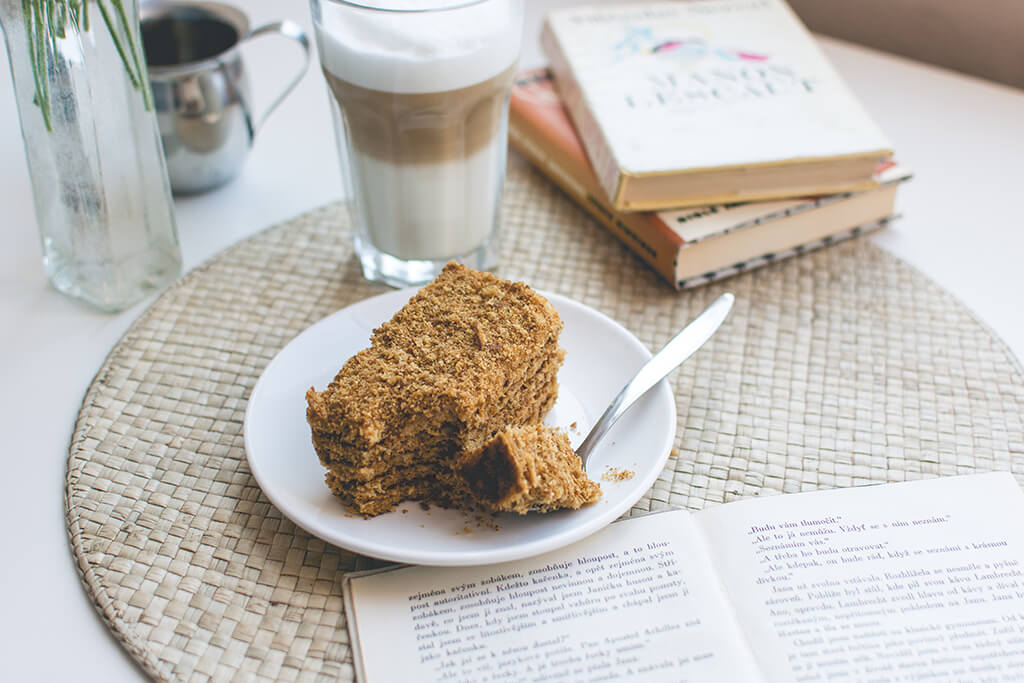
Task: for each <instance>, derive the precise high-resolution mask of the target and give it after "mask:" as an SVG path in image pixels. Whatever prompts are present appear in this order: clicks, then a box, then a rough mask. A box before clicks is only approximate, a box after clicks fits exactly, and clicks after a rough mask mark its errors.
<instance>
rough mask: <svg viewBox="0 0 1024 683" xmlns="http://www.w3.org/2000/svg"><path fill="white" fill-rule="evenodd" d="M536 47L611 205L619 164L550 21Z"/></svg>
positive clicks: (619, 183) (616, 192) (615, 197)
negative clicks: (544, 59) (538, 46)
mask: <svg viewBox="0 0 1024 683" xmlns="http://www.w3.org/2000/svg"><path fill="white" fill-rule="evenodd" d="M540 45H541V50H542V51H543V52H544V54H545V55H546V56H547V58H548V62H549V63H548V68H549V69H550V71H551V73H552V75H553V76H554V83H555V88H556V89H557V90H558V93H559V95H560V97H561V98H562V103H563V105H564V106H565V109H566V111H568V112H569V115H570V117H571V118H572V120H573V123H574V124H575V125H576V130H577V131H578V133H579V136H580V140H581V141H582V142H583V147H584V148H585V149H586V152H587V157H588V158H589V159H590V165H591V166H592V167H593V172H594V173H596V174H597V180H598V182H599V183H600V185H601V188H602V189H603V190H604V193H605V196H606V197H608V198H609V200H610V201H609V206H614V205H615V204H616V203H617V201H618V196H619V193H620V191H621V189H622V181H623V178H622V174H621V173H620V169H619V165H618V163H617V161H616V160H615V156H614V155H613V154H612V150H611V145H609V144H608V141H607V140H606V139H605V136H604V133H603V132H602V130H601V126H600V124H598V122H597V119H596V118H594V115H593V112H591V111H590V108H589V106H588V105H587V102H586V99H585V97H584V95H583V90H582V89H581V88H580V84H579V82H578V81H577V80H576V77H575V75H574V74H573V70H572V67H571V66H570V65H569V60H568V58H567V57H566V55H565V51H564V50H563V49H562V45H561V43H560V42H559V40H558V36H557V35H556V34H555V31H554V30H553V29H552V28H551V23H550V22H547V21H545V22H544V27H543V29H542V30H541V36H540Z"/></svg>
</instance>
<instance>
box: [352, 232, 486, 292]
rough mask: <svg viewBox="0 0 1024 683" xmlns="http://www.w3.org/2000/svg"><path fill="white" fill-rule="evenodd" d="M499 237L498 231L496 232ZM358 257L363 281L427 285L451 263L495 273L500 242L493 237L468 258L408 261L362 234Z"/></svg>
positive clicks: (398, 284)
mask: <svg viewBox="0 0 1024 683" xmlns="http://www.w3.org/2000/svg"><path fill="white" fill-rule="evenodd" d="M495 233H497V231H495ZM354 240H355V250H356V256H358V257H359V262H360V263H361V264H362V266H363V277H365V278H366V279H367V280H373V281H374V282H383V283H384V284H386V285H391V286H392V287H396V288H399V289H400V288H402V287H413V286H418V285H423V284H426V283H428V282H430V281H431V280H433V279H434V278H435V277H437V275H438V273H440V272H441V270H442V269H443V268H444V267H445V264H447V263H448V262H449V261H458V262H459V263H461V264H462V265H464V266H469V267H470V268H474V269H476V270H493V269H494V268H496V267H497V266H498V240H497V237H496V236H495V237H492V238H491V239H490V240H489V241H488V242H486V243H484V244H483V245H482V246H480V247H478V248H476V249H474V250H473V251H470V252H468V253H466V254H458V255H455V256H451V257H449V258H444V259H428V260H408V261H407V260H404V259H400V258H396V257H394V256H392V255H391V254H386V253H384V252H383V251H380V250H379V249H377V248H376V247H375V246H373V245H372V244H370V243H369V242H368V241H367V240H365V239H363V238H362V237H360V236H359V235H358V234H357V235H355V237H354Z"/></svg>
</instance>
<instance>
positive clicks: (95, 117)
mask: <svg viewBox="0 0 1024 683" xmlns="http://www.w3.org/2000/svg"><path fill="white" fill-rule="evenodd" d="M0 25H2V28H3V33H4V36H5V38H6V42H7V53H8V60H9V61H10V67H11V75H12V80H13V82H14V92H15V98H16V100H17V105H18V116H19V120H20V122H21V132H22V137H23V139H24V143H25V154H26V157H27V160H28V171H29V175H30V177H31V183H32V192H33V196H34V200H35V209H36V220H37V224H38V228H39V237H40V241H41V243H42V251H43V265H44V268H45V271H46V275H47V277H48V278H49V279H50V282H51V283H52V284H53V286H54V287H55V288H56V289H58V290H59V291H61V292H64V293H65V294H68V295H70V296H73V297H77V298H79V299H82V300H84V301H87V302H88V303H90V304H92V305H94V306H96V307H97V308H99V309H100V310H103V311H110V312H114V311H119V310H123V309H125V308H127V307H128V306H130V305H132V304H133V303H135V302H137V301H139V300H140V299H142V298H144V297H145V296H146V295H148V294H150V293H152V292H154V291H157V290H160V289H162V288H163V287H165V286H166V285H167V284H169V283H170V282H172V281H174V280H175V279H176V278H177V276H178V274H179V273H180V272H181V250H180V248H179V245H178V234H177V227H176V225H175V221H174V208H173V204H172V203H171V192H170V186H169V184H168V181H167V171H166V168H165V165H164V158H163V152H162V150H161V146H160V138H159V133H158V131H157V125H156V118H155V116H154V113H153V106H152V94H151V92H150V90H149V79H148V76H147V73H146V67H145V58H144V57H143V53H142V47H141V45H142V44H141V40H140V37H139V22H138V1H137V0H84V1H83V0H77V1H76V0H0Z"/></svg>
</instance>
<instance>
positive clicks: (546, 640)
mask: <svg viewBox="0 0 1024 683" xmlns="http://www.w3.org/2000/svg"><path fill="white" fill-rule="evenodd" d="M700 544H701V541H700V538H699V536H698V534H697V532H696V529H695V527H694V525H693V522H692V520H691V517H690V514H689V513H687V512H683V511H675V512H667V513H659V514H653V515H648V516H645V517H640V518H635V519H631V520H626V521H622V522H618V523H615V524H612V525H610V526H609V527H607V528H606V529H604V530H602V531H600V532H598V533H597V534H595V535H593V536H591V537H589V538H587V539H585V540H583V541H580V542H578V543H576V544H574V545H572V546H569V547H567V548H564V549H562V550H557V551H553V552H550V553H546V554H544V555H540V556H538V557H535V558H531V559H528V560H522V561H519V562H512V563H506V564H498V565H489V566H483V567H465V568H455V567H452V568H434V567H404V568H400V569H395V570H389V571H384V572H380V573H371V574H364V575H361V576H354V577H352V578H351V579H347V580H346V586H345V587H346V598H347V605H349V606H350V611H349V615H348V616H349V631H350V633H352V634H353V639H354V640H356V639H357V642H356V643H355V646H354V649H355V651H356V660H357V666H356V669H357V671H358V672H359V673H360V675H361V676H362V678H363V679H364V680H369V681H377V680H381V681H389V680H414V681H467V682H469V681H472V682H474V683H477V682H485V681H553V680H579V681H601V680H611V679H616V678H625V679H627V680H631V681H664V680H674V681H687V680H693V681H701V680H757V679H758V675H757V673H756V672H755V671H754V670H753V669H752V666H753V662H752V658H751V657H750V655H749V654H748V653H747V652H746V649H745V645H744V644H743V640H742V636H740V635H739V632H738V630H737V628H738V627H737V626H736V624H735V622H734V621H733V618H732V616H731V614H730V612H729V609H728V606H727V604H726V603H725V601H724V598H723V596H722V594H721V591H720V589H719V587H718V583H717V581H716V580H715V578H714V576H713V575H712V574H711V567H710V564H709V563H708V561H707V558H706V555H705V554H704V552H703V550H702V549H701V547H700Z"/></svg>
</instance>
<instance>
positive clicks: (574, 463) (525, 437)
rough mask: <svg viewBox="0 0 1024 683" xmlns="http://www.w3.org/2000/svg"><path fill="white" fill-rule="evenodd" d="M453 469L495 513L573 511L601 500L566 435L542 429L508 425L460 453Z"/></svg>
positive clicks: (480, 500) (486, 507) (597, 487)
mask: <svg viewBox="0 0 1024 683" xmlns="http://www.w3.org/2000/svg"><path fill="white" fill-rule="evenodd" d="M456 471H457V472H458V474H459V476H460V477H462V478H463V479H464V480H465V481H466V484H467V485H468V487H469V489H470V492H471V493H472V495H473V497H474V498H475V499H476V501H477V502H478V503H479V504H480V505H481V507H483V508H484V509H486V510H490V511H494V512H518V513H519V514H521V515H524V514H526V513H527V512H531V511H536V512H549V511H551V510H558V509H563V508H569V509H572V510H575V509H577V508H579V507H581V506H583V505H586V504H588V503H593V502H596V501H597V500H599V499H600V498H601V486H600V485H599V484H597V483H595V482H593V481H591V480H590V479H589V478H588V477H587V473H586V472H584V471H583V465H582V463H581V462H580V459H579V457H578V456H577V455H576V453H575V452H574V451H573V450H572V447H571V446H570V445H569V437H567V436H566V435H565V434H564V433H563V432H560V431H557V430H554V429H550V428H547V427H544V426H542V425H530V426H525V427H508V428H507V429H505V430H504V431H502V432H500V433H499V434H498V435H497V436H496V437H494V438H493V439H491V440H490V441H488V442H487V443H486V444H484V445H483V447H481V448H479V449H477V450H476V451H473V452H471V453H468V454H466V455H464V456H463V457H462V458H461V459H460V461H459V463H458V465H457V466H456Z"/></svg>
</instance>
